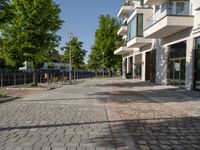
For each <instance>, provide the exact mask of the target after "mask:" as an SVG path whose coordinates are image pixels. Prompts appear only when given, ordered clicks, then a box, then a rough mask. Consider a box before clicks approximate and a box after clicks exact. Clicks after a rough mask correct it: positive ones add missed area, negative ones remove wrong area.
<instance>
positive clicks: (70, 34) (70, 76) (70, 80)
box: [68, 33, 73, 84]
mask: <svg viewBox="0 0 200 150" xmlns="http://www.w3.org/2000/svg"><path fill="white" fill-rule="evenodd" d="M68 36H69V38H70V45H69V53H70V54H69V64H70V67H69V84H72V51H71V47H72V46H71V41H72V38H73V34H72V33H68Z"/></svg>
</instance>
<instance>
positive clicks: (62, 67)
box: [41, 62, 70, 72]
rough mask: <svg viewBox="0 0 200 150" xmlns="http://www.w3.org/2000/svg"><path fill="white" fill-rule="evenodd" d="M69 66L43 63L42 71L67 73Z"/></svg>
mask: <svg viewBox="0 0 200 150" xmlns="http://www.w3.org/2000/svg"><path fill="white" fill-rule="evenodd" d="M69 68H70V65H69V64H67V63H56V62H45V63H44V66H43V67H42V68H41V69H42V70H59V71H60V72H65V71H66V72H68V71H69Z"/></svg>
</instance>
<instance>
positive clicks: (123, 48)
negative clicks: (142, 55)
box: [114, 46, 133, 55]
mask: <svg viewBox="0 0 200 150" xmlns="http://www.w3.org/2000/svg"><path fill="white" fill-rule="evenodd" d="M129 52H133V49H131V48H127V47H126V46H121V47H120V48H118V49H117V50H115V51H114V54H115V55H123V54H125V53H129Z"/></svg>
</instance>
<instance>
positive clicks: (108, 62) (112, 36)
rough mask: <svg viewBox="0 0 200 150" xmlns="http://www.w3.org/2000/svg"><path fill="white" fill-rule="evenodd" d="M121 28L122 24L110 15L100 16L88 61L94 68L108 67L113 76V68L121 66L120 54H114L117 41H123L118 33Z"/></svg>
mask: <svg viewBox="0 0 200 150" xmlns="http://www.w3.org/2000/svg"><path fill="white" fill-rule="evenodd" d="M119 28H120V24H119V23H118V22H117V20H116V19H115V18H113V17H111V16H110V15H106V16H104V15H101V16H100V17H99V27H98V29H97V30H96V32H95V42H94V45H93V47H92V51H91V54H90V57H89V61H88V63H89V66H90V67H92V68H93V69H97V68H98V67H101V68H108V69H109V71H110V76H112V71H111V70H112V69H119V68H121V66H120V62H121V58H120V56H116V55H114V51H115V49H116V43H122V39H121V37H120V36H118V35H117V31H118V30H119ZM95 61H98V62H95ZM99 63H100V64H99Z"/></svg>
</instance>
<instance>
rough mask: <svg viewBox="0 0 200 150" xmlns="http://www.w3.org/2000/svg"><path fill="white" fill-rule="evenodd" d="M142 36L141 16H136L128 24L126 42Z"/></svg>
mask: <svg viewBox="0 0 200 150" xmlns="http://www.w3.org/2000/svg"><path fill="white" fill-rule="evenodd" d="M141 36H143V14H137V15H136V16H135V17H134V18H133V19H132V20H131V21H130V22H129V24H128V41H130V40H132V39H133V38H135V37H141Z"/></svg>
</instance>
